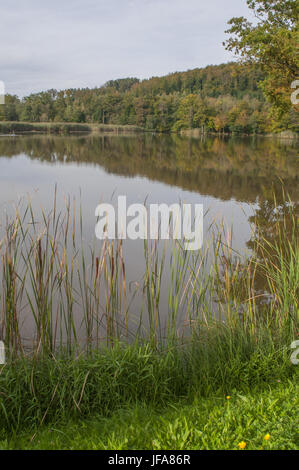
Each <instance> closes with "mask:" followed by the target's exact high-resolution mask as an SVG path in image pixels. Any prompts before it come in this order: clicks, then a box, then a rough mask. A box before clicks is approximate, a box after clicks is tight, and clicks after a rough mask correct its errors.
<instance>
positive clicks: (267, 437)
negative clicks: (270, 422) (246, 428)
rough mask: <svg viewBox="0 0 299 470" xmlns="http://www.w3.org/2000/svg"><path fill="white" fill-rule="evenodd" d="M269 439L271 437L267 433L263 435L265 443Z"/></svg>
mask: <svg viewBox="0 0 299 470" xmlns="http://www.w3.org/2000/svg"><path fill="white" fill-rule="evenodd" d="M270 437H271V436H270V434H269V433H267V434H266V435H265V437H264V439H265V441H269V439H270Z"/></svg>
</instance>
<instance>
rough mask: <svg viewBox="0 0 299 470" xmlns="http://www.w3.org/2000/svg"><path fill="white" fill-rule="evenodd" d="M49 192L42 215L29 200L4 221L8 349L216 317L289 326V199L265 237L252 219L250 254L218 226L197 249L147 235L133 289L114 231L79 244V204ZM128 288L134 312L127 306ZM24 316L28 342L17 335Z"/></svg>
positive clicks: (293, 327) (293, 255)
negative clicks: (49, 204) (61, 204)
mask: <svg viewBox="0 0 299 470" xmlns="http://www.w3.org/2000/svg"><path fill="white" fill-rule="evenodd" d="M56 197H57V195H56V191H55V196H54V202H53V210H52V211H51V213H50V214H48V215H46V214H45V213H44V212H43V211H42V210H41V213H40V214H38V215H37V214H35V213H34V210H33V208H32V205H31V203H30V202H28V205H27V207H25V209H23V211H22V214H20V212H19V211H18V210H17V211H16V214H15V216H14V217H13V218H12V219H7V220H6V229H5V236H4V238H3V240H2V242H1V259H2V289H1V291H2V292H1V296H2V316H1V337H2V339H3V340H4V342H5V344H6V346H7V348H8V351H7V353H8V356H10V357H14V356H15V355H17V356H19V355H20V354H23V355H24V354H28V353H29V352H30V353H31V354H37V355H43V354H46V355H49V354H51V355H53V354H54V355H55V354H60V353H62V352H63V353H64V352H66V351H67V352H68V354H70V355H71V354H73V353H74V351H77V352H78V351H81V352H82V351H87V352H88V351H91V350H92V349H93V348H94V347H99V345H100V344H102V343H105V344H106V345H113V344H114V343H115V342H119V341H123V342H126V343H129V342H132V341H133V340H134V341H139V340H142V341H144V340H145V339H146V340H149V341H150V342H152V343H153V344H155V345H156V346H157V345H159V343H161V342H163V341H166V342H167V341H170V340H172V339H177V338H181V339H182V338H184V337H185V336H186V335H187V336H189V337H190V336H192V335H193V334H196V332H197V330H198V328H199V327H200V325H202V324H205V325H206V326H208V325H210V324H211V323H214V322H215V321H218V322H220V323H221V322H223V321H224V322H225V324H226V325H227V326H228V327H230V328H234V327H240V326H241V327H242V328H243V329H244V331H246V332H247V331H250V332H251V333H253V334H254V333H255V332H256V331H257V329H258V328H259V327H260V325H265V326H266V327H267V328H270V329H273V330H276V331H277V329H280V330H281V331H286V330H288V331H289V332H291V333H292V334H293V335H295V334H296V332H297V326H298V311H299V305H298V285H299V282H298V281H299V267H298V266H299V264H298V260H299V251H298V230H297V229H298V227H297V223H298V222H297V219H296V217H295V213H294V208H293V206H292V204H291V203H290V202H288V204H287V211H286V212H284V214H283V216H282V217H280V218H279V219H278V220H277V221H276V222H275V223H274V225H273V226H272V227H271V234H272V236H271V238H269V237H267V235H265V233H264V231H262V230H261V227H259V225H258V224H257V223H256V224H255V237H254V242H253V250H252V255H251V256H250V257H248V258H242V257H241V256H240V255H239V254H238V253H236V252H235V251H234V250H233V247H232V244H231V241H230V240H231V236H230V233H229V231H227V230H225V229H224V226H223V225H221V226H220V227H216V226H213V227H211V230H210V239H211V242H210V243H209V244H206V246H205V248H204V249H203V250H202V251H200V252H196V253H195V254H194V253H193V252H189V251H185V250H184V249H183V247H182V244H181V243H180V242H178V241H176V240H175V241H168V242H167V244H166V242H162V241H161V240H154V241H150V240H145V241H144V276H143V278H142V279H141V280H140V282H139V283H138V289H133V292H132V289H130V288H129V287H130V286H128V280H127V278H126V267H125V265H126V261H125V255H124V249H125V247H124V246H123V243H122V240H113V241H108V240H105V241H104V242H103V243H102V244H101V245H100V244H99V243H95V242H94V244H93V245H92V246H90V247H86V244H85V242H84V237H83V230H82V226H83V221H82V220H83V215H82V210H81V208H80V211H79V216H77V211H76V204H75V201H72V202H70V200H67V201H66V203H65V210H64V211H60V212H59V211H58V210H57V202H56ZM77 218H78V220H77ZM273 234H275V236H274V235H273ZM167 263H168V269H167V270H166V264H167ZM167 273H169V274H168V279H167ZM261 279H262V280H263V282H262V288H263V289H264V291H263V292H262V291H261V285H260V284H261V282H260V281H261ZM165 289H167V292H168V305H167V312H166V311H165V305H164V309H163V312H161V292H162V290H164V291H165ZM136 295H138V296H139V297H138V301H139V303H140V311H139V312H137V315H136V311H135V313H132V311H131V306H132V303H133V301H134V298H135V296H136ZM134 324H135V325H136V324H137V325H138V327H135V328H134V329H130V327H129V325H134ZM26 325H29V326H28V328H30V331H31V341H28V339H27V340H26V339H25V338H24V337H23V336H24V335H23V332H24V329H25V330H26V328H25V327H26Z"/></svg>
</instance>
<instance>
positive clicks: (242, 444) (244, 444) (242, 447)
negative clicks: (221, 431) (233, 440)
mask: <svg viewBox="0 0 299 470" xmlns="http://www.w3.org/2000/svg"><path fill="white" fill-rule="evenodd" d="M238 446H239V448H240V449H245V447H246V442H244V441H241V442H239V444H238Z"/></svg>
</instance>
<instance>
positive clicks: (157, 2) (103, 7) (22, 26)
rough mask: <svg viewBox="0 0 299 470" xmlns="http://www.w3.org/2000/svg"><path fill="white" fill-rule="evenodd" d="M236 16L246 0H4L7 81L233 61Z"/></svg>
mask: <svg viewBox="0 0 299 470" xmlns="http://www.w3.org/2000/svg"><path fill="white" fill-rule="evenodd" d="M234 16H246V17H249V10H248V8H247V6H246V0H51V1H41V0H26V1H24V0H1V4H0V81H3V82H4V83H5V88H6V92H7V93H11V94H17V95H18V96H25V95H28V94H30V93H33V92H34V93H35V92H39V91H42V90H47V89H50V88H56V89H58V90H60V89H65V88H85V87H89V88H93V87H96V86H101V85H103V84H104V83H105V82H106V81H108V80H112V79H116V78H125V77H138V78H140V79H143V78H149V77H152V76H162V75H166V74H168V73H171V72H175V71H184V70H188V69H193V68H196V67H204V66H206V65H210V64H220V63H224V62H228V61H231V60H234V56H233V55H232V53H229V52H228V51H226V50H225V48H224V47H223V46H222V42H223V40H225V38H226V36H227V35H225V33H224V31H225V29H227V21H228V20H229V19H230V18H232V17H234Z"/></svg>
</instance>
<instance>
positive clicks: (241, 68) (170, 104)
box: [0, 62, 298, 134]
mask: <svg viewBox="0 0 299 470" xmlns="http://www.w3.org/2000/svg"><path fill="white" fill-rule="evenodd" d="M263 80H264V73H263V72H262V69H261V68H259V67H258V66H257V65H248V64H247V65H242V64H239V63H235V62H231V63H228V64H222V65H215V66H212V65H211V66H207V67H205V68H201V69H200V68H198V69H194V70H188V71H186V72H176V73H171V74H169V75H167V76H164V77H153V78H150V79H146V80H139V79H138V78H122V79H118V80H111V81H109V82H107V83H106V84H104V85H103V86H101V87H98V88H93V89H90V88H82V89H81V88H80V89H67V90H62V91H57V90H54V89H52V90H48V91H44V92H40V93H34V94H31V95H30V96H26V97H24V98H22V99H20V98H18V97H17V96H15V95H6V100H5V103H6V104H5V106H2V107H1V108H0V121H20V122H33V123H39V122H43V123H46V122H48V123H63V122H70V123H72V122H73V123H101V124H111V125H120V126H124V125H134V126H138V127H141V128H143V129H144V130H147V131H153V132H180V131H182V130H184V129H194V128H196V129H200V130H201V131H202V132H216V133H242V134H264V133H269V132H273V131H276V132H279V131H283V130H286V129H289V130H292V131H298V125H297V124H296V116H295V111H294V110H293V109H291V110H290V111H289V112H288V113H286V114H285V115H284V117H283V119H281V118H280V119H275V117H273V115H271V103H269V102H268V101H267V100H266V98H265V97H264V94H263V91H262V87H261V84H262V83H263Z"/></svg>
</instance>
